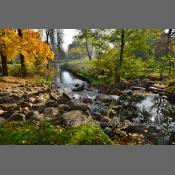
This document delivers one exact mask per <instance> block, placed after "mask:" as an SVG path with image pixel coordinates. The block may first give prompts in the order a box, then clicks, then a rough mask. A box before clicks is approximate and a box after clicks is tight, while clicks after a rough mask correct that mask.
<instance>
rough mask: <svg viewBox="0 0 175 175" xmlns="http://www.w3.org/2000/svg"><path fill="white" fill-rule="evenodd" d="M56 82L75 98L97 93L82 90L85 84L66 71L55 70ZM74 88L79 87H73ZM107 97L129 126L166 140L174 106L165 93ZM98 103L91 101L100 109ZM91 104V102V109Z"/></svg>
mask: <svg viewBox="0 0 175 175" xmlns="http://www.w3.org/2000/svg"><path fill="white" fill-rule="evenodd" d="M56 85H57V86H58V87H59V88H60V89H61V90H62V91H64V92H65V93H67V94H68V95H69V96H71V97H72V98H75V99H80V98H91V99H93V100H94V99H95V98H96V96H97V95H99V94H100V93H99V92H98V90H93V91H88V90H86V89H87V87H88V86H89V84H88V83H87V82H85V81H83V80H81V79H79V78H78V77H76V76H74V75H73V74H72V73H70V72H69V71H67V70H61V71H60V72H59V75H58V77H57V80H56ZM82 87H83V88H82ZM77 88H78V89H79V88H80V89H79V90H77ZM111 97H112V98H113V99H114V100H115V101H116V104H117V105H122V106H123V108H122V110H121V111H120V112H119V113H118V116H122V117H123V116H125V119H127V120H130V121H131V122H132V123H133V125H140V126H143V127H146V128H149V127H152V128H154V131H155V132H158V133H159V134H160V135H161V136H160V138H159V144H166V143H167V141H168V139H169V135H170V133H171V132H174V131H175V105H172V104H171V103H169V102H168V100H167V97H166V96H160V95H159V94H153V93H147V92H146V91H126V93H124V94H123V95H121V96H120V97H119V96H117V95H111ZM100 103H101V104H100ZM100 103H99V104H96V103H95V105H99V106H98V108H103V102H100ZM100 105H101V106H100ZM93 107H94V106H93V105H92V106H91V108H92V109H93ZM94 109H95V108H94Z"/></svg>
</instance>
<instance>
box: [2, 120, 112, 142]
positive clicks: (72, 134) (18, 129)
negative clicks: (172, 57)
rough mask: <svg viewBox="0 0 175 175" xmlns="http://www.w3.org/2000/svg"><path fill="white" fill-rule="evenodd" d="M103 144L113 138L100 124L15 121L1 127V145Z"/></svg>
mask: <svg viewBox="0 0 175 175" xmlns="http://www.w3.org/2000/svg"><path fill="white" fill-rule="evenodd" d="M6 144H7V145H18V144H27V145H55V144H56V145H66V144H68V145H71V144H73V145H102V144H112V141H111V139H110V138H109V137H108V136H107V135H106V134H105V133H104V132H103V131H102V129H101V128H100V127H99V126H98V125H90V124H86V125H83V126H79V127H76V128H58V127H56V126H54V125H52V124H50V123H45V124H44V125H43V126H40V125H38V123H36V122H25V123H24V122H15V123H13V122H12V123H7V124H3V125H1V127H0V145H6Z"/></svg>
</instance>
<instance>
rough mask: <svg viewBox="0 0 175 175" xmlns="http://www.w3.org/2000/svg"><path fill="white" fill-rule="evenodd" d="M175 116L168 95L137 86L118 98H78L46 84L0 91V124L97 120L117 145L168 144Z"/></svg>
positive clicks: (64, 123) (65, 124) (65, 123)
mask: <svg viewBox="0 0 175 175" xmlns="http://www.w3.org/2000/svg"><path fill="white" fill-rule="evenodd" d="M156 105H157V106H156ZM156 109H158V110H157V111H156ZM156 112H157V113H156ZM165 114H166V115H165ZM174 116H175V110H174V106H173V105H170V104H169V102H168V100H167V97H166V96H165V95H164V96H162V95H161V96H160V95H159V94H152V93H145V90H144V89H138V88H134V89H133V90H131V89H130V90H124V91H122V94H121V95H120V96H118V98H116V97H115V98H113V97H112V96H111V95H106V94H101V93H99V94H96V96H95V98H90V97H89V98H88V97H84V96H81V97H80V98H78V99H75V98H74V97H70V96H69V95H68V94H66V93H65V92H64V91H62V90H60V89H58V88H57V87H55V86H47V85H29V84H23V85H16V86H15V87H9V88H6V89H4V90H1V91H0V124H3V123H7V122H18V121H23V122H25V121H27V120H34V121H38V122H45V121H51V122H53V124H54V125H58V126H61V127H76V126H79V125H83V124H85V123H87V122H90V123H92V124H93V123H98V124H99V125H100V126H101V127H102V128H103V129H104V132H105V133H107V134H108V135H109V136H110V137H111V138H112V139H113V141H114V142H115V143H116V144H130V143H131V144H167V143H169V137H168V140H167V138H166V136H170V135H171V133H173V131H174ZM162 139H163V141H162Z"/></svg>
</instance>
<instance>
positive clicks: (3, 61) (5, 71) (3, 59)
mask: <svg viewBox="0 0 175 175" xmlns="http://www.w3.org/2000/svg"><path fill="white" fill-rule="evenodd" d="M0 54H1V64H2V76H8V67H7V57H6V56H4V55H3V54H2V52H1V53H0Z"/></svg>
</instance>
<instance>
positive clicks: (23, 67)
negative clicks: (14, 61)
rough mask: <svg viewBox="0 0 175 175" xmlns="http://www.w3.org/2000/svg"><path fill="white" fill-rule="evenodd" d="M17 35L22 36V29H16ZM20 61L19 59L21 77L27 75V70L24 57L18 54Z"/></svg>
mask: <svg viewBox="0 0 175 175" xmlns="http://www.w3.org/2000/svg"><path fill="white" fill-rule="evenodd" d="M18 35H19V37H21V38H22V29H18ZM20 61H21V74H22V76H23V77H26V76H27V70H26V65H25V57H24V55H22V54H20Z"/></svg>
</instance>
